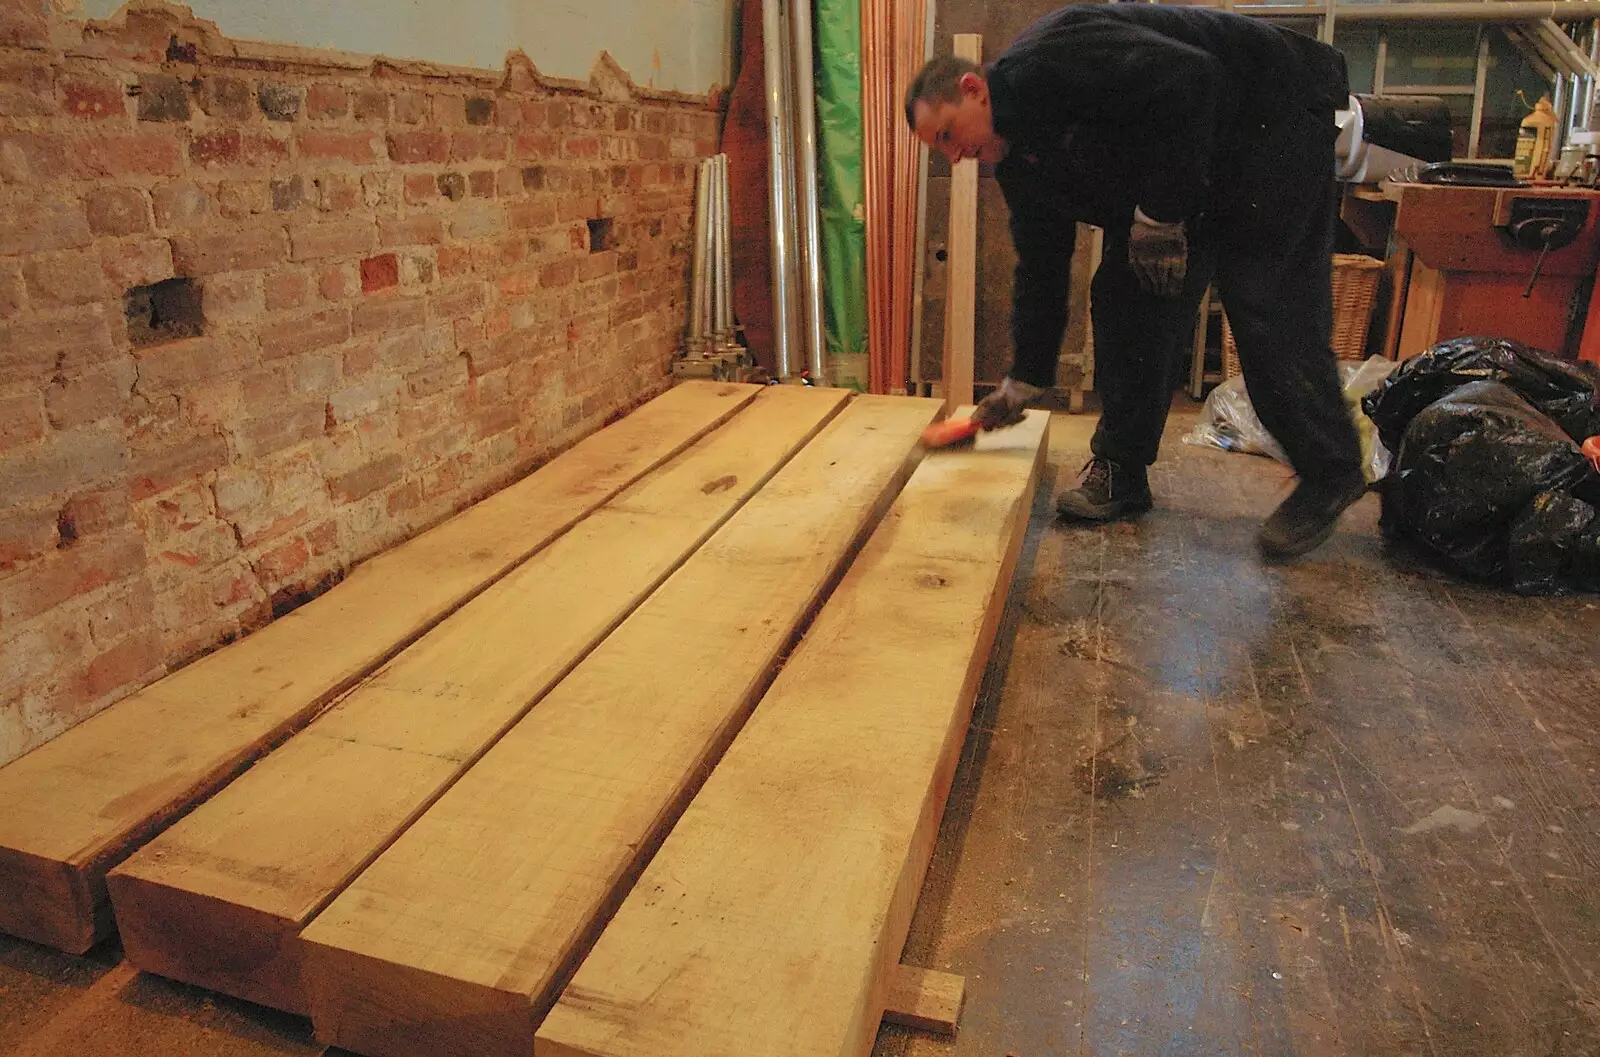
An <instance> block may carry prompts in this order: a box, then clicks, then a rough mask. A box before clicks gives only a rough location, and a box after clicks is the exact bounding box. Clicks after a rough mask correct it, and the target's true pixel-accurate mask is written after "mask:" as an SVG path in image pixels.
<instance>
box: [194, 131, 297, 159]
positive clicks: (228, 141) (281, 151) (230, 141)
mask: <svg viewBox="0 0 1600 1057" xmlns="http://www.w3.org/2000/svg"><path fill="white" fill-rule="evenodd" d="M288 156H289V146H288V143H287V142H286V141H284V140H280V139H278V138H276V137H274V136H266V135H260V134H256V133H245V132H240V131H239V130H238V129H222V130H220V131H217V132H208V133H206V134H205V135H202V136H196V137H195V138H194V139H192V140H191V141H190V142H189V161H190V162H192V163H193V164H195V165H203V166H205V167H206V168H225V167H229V166H267V165H272V164H273V163H274V162H278V161H282V160H283V159H285V158H287V157H288Z"/></svg>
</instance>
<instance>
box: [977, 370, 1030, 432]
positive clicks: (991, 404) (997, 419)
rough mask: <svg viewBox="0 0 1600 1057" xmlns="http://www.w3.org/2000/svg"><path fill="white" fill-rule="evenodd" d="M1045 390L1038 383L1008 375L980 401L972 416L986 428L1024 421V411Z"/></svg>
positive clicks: (996, 427)
mask: <svg viewBox="0 0 1600 1057" xmlns="http://www.w3.org/2000/svg"><path fill="white" fill-rule="evenodd" d="M1043 392H1044V390H1043V389H1041V388H1039V387H1038V386H1037V385H1029V384H1028V383H1027V382H1019V381H1017V380H1016V379H1015V378H1011V377H1007V378H1006V379H1005V380H1004V381H1002V382H1001V383H1000V384H999V385H997V386H995V387H994V392H992V393H990V394H989V395H988V396H986V397H984V398H983V399H982V400H980V401H978V407H977V409H976V410H975V411H973V412H972V417H973V418H974V419H975V420H976V421H977V423H978V425H980V426H982V427H983V428H984V429H1000V428H1001V427H1003V426H1014V425H1016V424H1017V423H1018V422H1021V421H1022V412H1023V409H1024V408H1026V407H1027V406H1028V405H1029V404H1030V403H1032V402H1033V401H1035V400H1037V399H1039V396H1040V395H1041V394H1042V393H1043Z"/></svg>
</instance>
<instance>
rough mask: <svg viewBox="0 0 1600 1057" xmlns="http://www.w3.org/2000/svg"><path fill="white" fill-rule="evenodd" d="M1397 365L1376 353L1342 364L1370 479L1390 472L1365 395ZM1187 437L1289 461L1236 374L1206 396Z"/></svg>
mask: <svg viewBox="0 0 1600 1057" xmlns="http://www.w3.org/2000/svg"><path fill="white" fill-rule="evenodd" d="M1394 368H1395V363H1394V361H1392V360H1386V359H1384V358H1383V357H1382V356H1373V357H1371V358H1370V359H1368V360H1366V361H1365V362H1364V363H1341V364H1339V377H1340V382H1341V383H1342V385H1343V388H1344V402H1345V405H1346V406H1347V407H1348V408H1349V409H1350V416H1351V418H1352V419H1353V420H1354V422H1355V424H1356V433H1357V435H1358V436H1359V437H1360V438H1361V469H1362V472H1363V473H1365V474H1366V477H1367V483H1369V484H1370V483H1372V482H1373V481H1376V480H1378V479H1379V478H1381V477H1383V475H1384V474H1386V473H1388V472H1389V450H1388V449H1387V448H1385V447H1384V445H1383V443H1382V442H1381V441H1380V440H1379V439H1378V435H1377V431H1376V430H1375V429H1374V428H1373V425H1372V421H1371V420H1370V419H1369V418H1367V416H1366V413H1365V412H1363V411H1362V408H1361V401H1362V399H1363V398H1364V397H1365V396H1366V395H1367V394H1368V393H1370V392H1372V391H1373V390H1374V389H1376V388H1377V387H1378V386H1380V385H1382V384H1383V380H1384V379H1385V378H1387V377H1388V376H1389V372H1391V371H1393V370H1394ZM1183 442H1184V443H1185V444H1193V445H1195V446H1197V447H1201V448H1219V449H1221V450H1222V451H1239V452H1247V453H1249V454H1252V455H1266V456H1269V457H1271V458H1274V459H1277V460H1278V461H1279V462H1282V463H1287V462H1288V461H1289V457H1288V456H1287V455H1285V454H1284V452H1283V448H1282V447H1280V446H1279V445H1278V442H1277V441H1276V440H1274V439H1273V438H1272V434H1270V433H1268V432H1267V430H1266V427H1265V426H1263V425H1262V424H1261V420H1260V419H1259V418H1257V417H1256V411H1255V408H1254V407H1253V406H1252V405H1251V403H1250V395H1249V394H1248V393H1247V392H1246V391H1245V387H1244V379H1243V378H1241V377H1238V376H1235V377H1233V378H1229V379H1228V380H1227V381H1225V382H1223V383H1222V384H1221V385H1219V386H1217V387H1216V388H1215V389H1213V390H1211V395H1210V396H1208V397H1206V406H1205V413H1204V415H1203V416H1202V418H1201V419H1200V422H1199V423H1198V424H1197V425H1196V426H1195V427H1194V429H1192V430H1190V431H1189V433H1188V435H1187V436H1185V437H1184V438H1183Z"/></svg>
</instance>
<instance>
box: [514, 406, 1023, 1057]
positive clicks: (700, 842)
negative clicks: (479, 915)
mask: <svg viewBox="0 0 1600 1057" xmlns="http://www.w3.org/2000/svg"><path fill="white" fill-rule="evenodd" d="M1048 417H1049V416H1048V415H1047V414H1045V413H1043V412H1029V413H1028V417H1027V419H1026V420H1025V421H1024V423H1023V424H1021V425H1018V426H1016V427H1013V428H1011V429H1006V430H999V431H996V432H994V433H988V434H984V435H983V436H982V437H980V438H979V442H978V445H977V446H976V448H975V449H973V450H969V451H965V452H961V451H943V452H934V453H931V454H930V455H929V456H928V457H927V458H926V459H924V460H923V462H922V465H921V466H920V467H919V468H918V470H917V472H916V473H915V474H914V475H913V476H912V478H911V480H910V482H909V483H908V484H907V485H906V488H905V490H904V491H903V492H902V493H901V495H900V498H899V499H898V500H897V501H896V502H895V505H894V506H893V507H892V508H891V509H890V512H889V514H888V515H887V516H886V517H885V519H884V521H883V523H882V524H881V525H880V526H879V528H878V529H877V531H876V532H875V533H874V534H873V536H872V538H871V540H870V541H869V542H868V543H867V545H866V547H865V548H863V550H862V553H861V555H860V556H859V557H858V558H857V559H856V561H855V563H854V564H853V565H852V566H851V569H850V572H849V574H848V575H847V576H846V577H845V579H844V580H843V581H842V582H841V583H840V585H839V587H838V589H837V590H835V591H834V593H833V595H832V597H831V598H830V599H829V601H828V603H827V604H826V605H825V606H824V607H823V609H822V612H821V613H820V614H819V615H818V617H817V620H816V622H815V623H814V624H813V625H812V627H811V629H810V631H809V632H808V633H807V635H806V638H805V640H804V642H802V644H801V645H800V647H799V648H798V649H797V650H796V651H795V652H794V654H793V655H792V656H791V657H790V659H789V661H788V662H787V664H786V665H785V667H784V669H783V671H782V673H781V674H780V675H779V677H778V679H777V680H776V682H774V684H773V686H772V687H771V689H770V690H769V691H768V692H767V694H766V695H765V697H764V698H763V699H762V701H761V703H760V705H759V706H758V707H757V708H756V711H755V713H754V715H753V717H752V718H751V720H750V722H749V723H748V724H747V725H746V727H745V728H744V730H743V731H742V732H741V733H740V735H739V736H738V738H736V739H735V740H734V742H733V744H732V746H731V747H730V749H729V751H728V752H727V754H726V755H725V756H724V757H723V759H722V761H721V763H719V764H718V765H717V768H716V770H715V771H714V772H712V775H711V778H710V780H709V781H708V782H707V783H706V785H705V787H704V788H703V789H702V790H701V791H700V792H699V794H698V795H697V796H696V797H695V799H694V801H693V803H692V804H691V805H690V806H689V808H688V810H687V811H686V812H685V813H684V815H683V817H682V818H681V819H680V820H679V821H678V824H677V826H676V827H675V828H674V829H673V831H672V833H671V835H670V836H669V837H668V838H667V840H666V841H665V843H664V844H663V845H662V847H661V849H660V851H659V852H657V854H656V855H655V857H654V858H653V859H652V861H651V863H650V865H649V866H648V867H647V868H646V869H645V871H644V873H643V875H642V876H641V877H640V879H639V881H638V883H637V884H635V885H634V887H633V891H632V893H631V894H630V895H629V896H628V898H627V899H626V900H625V901H624V902H623V904H622V907H621V909H620V910H619V911H618V913H617V914H616V916H615V917H614V918H613V920H612V921H611V923H610V924H609V925H608V926H607V927H606V929H605V931H604V933H603V934H602V935H601V937H600V940H599V942H598V943H597V944H596V946H595V948H594V950H593V951H591V952H590V954H589V955H588V957H587V958H586V959H585V961H584V963H583V965H582V966H581V967H580V968H579V969H578V972H577V974H576V975H575V976H574V978H573V979H572V981H571V982H570V983H569V984H568V985H567V987H566V989H565V991H564V992H563V994H562V997H561V999H560V1001H558V1002H557V1004H556V1006H555V1008H554V1009H553V1010H552V1011H551V1012H550V1014H549V1016H548V1017H547V1018H546V1020H545V1022H544V1024H543V1026H542V1027H541V1028H540V1029H539V1031H538V1033H537V1041H536V1044H535V1054H536V1055H537V1057H572V1055H579V1054H582V1055H589V1057H643V1055H646V1054H648V1055H650V1057H673V1055H683V1057H690V1055H693V1057H745V1055H748V1054H753V1053H759V1054H763V1055H765V1057H784V1055H795V1057H800V1055H806V1057H811V1055H815V1054H838V1055H864V1054H867V1053H869V1052H870V1051H871V1049H872V1045H873V1040H874V1039H875V1037H876V1035H877V1032H878V1027H879V1023H880V1021H881V1018H882V1016H883V1013H884V1010H885V1008H886V1006H887V1004H888V998H887V996H888V994H889V991H890V985H891V982H892V980H893V977H894V974H895V972H896V969H897V964H896V963H897V962H898V958H899V954H900V949H901V947H902V946H903V945H904V942H905V937H906V932H907V929H908V927H909V923H910V918H911V913H912V910H913V908H914V906H915V902H916V898H917V894H918V891H919V890H920V888H921V885H922V881H923V877H924V874H925V872H926V869H927V864H928V860H929V857H930V855H931V853H932V849H933V843H934V839H935V836H936V834H937V832H938V827H939V820H940V817H941V814H942V812H943V807H944V802H945V798H946V795H947V794H948V792H949V788H950V781H951V778H952V775H953V773H954V770H955V765H956V761H957V758H958V757H959V755H960V749H961V745H962V742H963V741H964V740H965V736H966V731H967V724H968V721H969V719H970V716H971V709H972V703H973V698H974V695H975V693H976V690H977V686H978V682H979V680H980V678H981V676H982V674H983V671H984V668H985V666H986V663H987V661H988V654H989V648H990V645H991V644H992V642H993V639H994V635H995V631H996V627H997V625H998V622H999V619H1000V614H1001V610H1002V608H1003V603H1004V600H1005V596H1006V593H1007V589H1008V586H1009V584H1010V580H1011V576H1012V572H1013V570H1014V568H1015V564H1016V560H1017V556H1018V553H1019V551H1020V548H1021V544H1022V539H1023V535H1024V530H1025V527H1026V524H1027V520H1028V515H1029V510H1030V507H1031V500H1032V495H1033V491H1034V487H1035V485H1036V483H1037V481H1038V476H1039V472H1040V467H1041V465H1042V463H1043V459H1044V453H1045V435H1046V429H1047V423H1048Z"/></svg>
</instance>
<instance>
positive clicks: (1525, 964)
mask: <svg viewBox="0 0 1600 1057" xmlns="http://www.w3.org/2000/svg"><path fill="white" fill-rule="evenodd" d="M1178 407H1179V409H1180V410H1179V411H1178V413H1176V414H1175V415H1174V419H1173V421H1172V422H1171V423H1170V425H1169V428H1168V433H1167V447H1166V448H1165V450H1164V452H1163V459H1162V461H1161V462H1160V463H1158V464H1157V466H1156V468H1155V470H1154V471H1153V474H1152V482H1153V486H1154V488H1155V490H1156V494H1157V502H1158V504H1159V505H1158V508H1157V509H1156V511H1154V512H1153V513H1151V514H1150V515H1148V516H1147V517H1146V518H1145V519H1143V520H1142V521H1141V522H1139V523H1138V524H1137V525H1123V526H1114V527H1110V528H1069V527H1065V526H1061V525H1059V524H1057V523H1056V522H1055V519H1054V518H1053V517H1052V516H1051V513H1050V510H1051V507H1050V504H1049V501H1048V500H1049V495H1047V494H1041V497H1040V502H1039V505H1038V506H1037V508H1036V510H1035V517H1034V520H1033V524H1032V527H1031V534H1030V538H1029V543H1028V547H1027V550H1026V552H1025V553H1024V556H1023V562H1022V565H1021V567H1020V571H1019V575H1018V580H1017V583H1016V586H1015V588H1014V590H1013V596H1012V605H1011V607H1010V609H1009V612H1008V619H1007V622H1006V625H1005V627H1004V628H1003V629H1002V636H1001V644H1000V646H999V647H998V649H997V652H996V656H995V658H994V663H993V665H992V666H991V672H990V677H989V679H988V680H987V682H986V685H985V690H984V693H983V695H982V698H981V700H980V701H979V708H978V713H977V718H976V721H975V724H974V730H973V733H972V735H971V737H970V738H969V739H968V742H967V745H966V750H965V758H964V761H963V765H962V768H961V771H960V773H959V774H958V776H957V781H956V787H955V791H954V793H953V794H952V798H951V802H950V806H949V809H948V811H947V814H946V821H945V826H944V830H943V832H942V834H941V838H940V844H939V847H938V850H937V853H936V857H935V861H934V865H933V868H932V870H931V871H930V874H929V878H928V883H927V885H926V887H925V889H924V892H923V897H922V902H921V904H920V907H919V911H918V917H917V920H916V922H915V924H914V926H913V932H912V938H911V941H910V943H909V945H908V949H907V956H906V960H907V961H908V962H912V963H915V964H921V965H925V966H930V967H934V968H941V969H946V970H949V971H953V972H960V973H964V974H966V976H967V978H968V993H969V1001H968V1006H967V1011H966V1015H965V1017H964V1018H963V1021H962V1026H961V1032H960V1035H959V1036H958V1037H957V1039H956V1040H954V1041H953V1042H952V1041H943V1040H935V1039H930V1038H927V1037H917V1036H910V1035H907V1034H905V1033H903V1032H900V1031H898V1030H897V1029H892V1028H886V1029H884V1031H883V1034H882V1036H881V1037H880V1040H879V1046H878V1052H879V1054H881V1055H883V1057H893V1055H901V1054H905V1055H909V1057H933V1055H938V1054H946V1053H949V1054H953V1055H956V1057H965V1055H969V1054H970V1055H986V1057H1003V1055H1007V1054H1014V1055H1016V1057H1043V1055H1056V1054H1083V1055H1093V1057H1119V1055H1139V1057H1156V1055H1174V1057H1176V1055H1209V1054H1218V1055H1222V1054H1244V1053H1248V1054H1258V1055H1288V1054H1299V1055H1306V1057H1324V1055H1335V1054H1347V1055H1351V1057H1368V1055H1370V1057H1388V1055H1401V1054H1407V1055H1410V1054H1417V1055H1429V1057H1459V1055H1476V1054H1483V1055H1486V1057H1490V1055H1492V1057H1514V1055H1530V1057H1532V1055H1539V1057H1549V1055H1577V1054H1591V1055H1592V1054H1600V983H1597V981H1596V976H1595V974H1596V972H1597V971H1600V913H1597V911H1600V902H1597V901H1600V840H1597V832H1600V816H1597V814H1596V806H1597V798H1596V789H1597V786H1600V778H1597V776H1596V767H1597V766H1600V729H1597V728H1600V675H1597V672H1600V599H1594V598H1588V599H1583V598H1575V599H1556V600H1523V599H1517V598H1513V597H1509V596H1505V595H1501V594H1498V593H1496V592H1492V591H1488V590H1484V589H1479V588H1475V587H1470V586H1467V585H1463V584H1461V583H1459V582H1456V581H1453V580H1451V579H1449V578H1447V577H1445V576H1443V575H1442V574H1439V573H1435V572H1433V571H1431V570H1428V569H1425V568H1421V567H1419V566H1417V565H1415V564H1414V563H1413V562H1411V561H1409V560H1408V559H1407V558H1406V556H1405V555H1403V554H1397V553H1394V552H1392V551H1390V550H1389V548H1387V547H1386V546H1385V545H1384V544H1383V542H1382V541H1381V540H1380V538H1379V536H1378V532H1377V501H1376V499H1372V498H1369V499H1366V500H1363V501H1362V502H1361V503H1360V504H1359V505H1358V506H1357V507H1356V508H1355V509H1354V510H1353V511H1352V512H1350V513H1349V514H1347V515H1346V516H1345V520H1344V523H1343V527H1342V529H1341V531H1340V532H1339V533H1338V534H1337V535H1336V536H1335V538H1334V540H1333V541H1332V542H1331V543H1330V544H1329V545H1328V546H1327V547H1325V548H1324V549H1322V550H1320V551H1318V552H1317V553H1316V554H1315V555H1314V556H1313V557H1312V558H1311V559H1310V560H1308V561H1305V562H1303V563H1302V564H1300V565H1297V566H1294V567H1292V568H1288V569H1272V568H1267V567H1264V566H1263V565H1262V564H1261V563H1260V562H1259V561H1258V560H1257V558H1256V556H1255V551H1254V548H1253V542H1252V541H1253V534H1254V531H1255V527H1256V525H1257V523H1258V522H1259V520H1260V518H1261V517H1263V516H1264V515H1265V514H1266V512H1267V511H1268V510H1270V508H1271V507H1272V505H1273V504H1274V502H1275V501H1276V499H1277V498H1278V496H1279V495H1280V494H1281V493H1282V492H1283V490H1284V488H1285V487H1286V484H1287V478H1286V475H1285V471H1283V470H1282V469H1281V468H1279V467H1277V466H1276V465H1275V464H1273V463H1270V462H1268V461H1266V460H1263V459H1255V458H1251V457H1248V456H1239V455H1222V454H1217V453H1209V452H1203V451H1200V450H1198V449H1195V448H1191V447H1186V446H1184V445H1182V444H1180V443H1179V442H1178V438H1179V436H1180V435H1181V434H1182V433H1183V432H1185V431H1186V430H1187V428H1188V425H1189V424H1190V421H1192V417H1193V407H1192V405H1186V403H1185V402H1183V401H1180V402H1179V405H1178ZM1092 425H1093V421H1092V419H1090V418H1087V417H1077V418H1073V417H1068V416H1058V417H1057V419H1056V423H1055V430H1054V435H1053V439H1052V459H1051V465H1050V474H1051V475H1052V477H1053V478H1054V482H1053V488H1052V489H1051V491H1052V492H1053V490H1054V488H1059V487H1061V486H1063V485H1066V484H1069V483H1070V481H1071V480H1072V478H1073V477H1074V475H1075V474H1076V472H1077V469H1078V466H1079V464H1080V462H1081V460H1082V458H1083V452H1084V449H1085V446H1086V443H1087V438H1088V434H1089V431H1090V429H1091V428H1092ZM323 1052H324V1050H323V1048H322V1047H320V1046H318V1045H316V1044H315V1043H314V1042H313V1040H312V1039H311V1033H310V1028H309V1025H308V1024H307V1023H306V1022H304V1021H301V1020H298V1019H296V1018H293V1017H287V1016H283V1015H280V1014H276V1013H272V1012H269V1011H267V1010H263V1009H259V1008H257V1007H253V1006H250V1005H247V1004H245V1003H241V1002H235V1001H233V1000H230V999H224V998H218V997H216V996H213V995H210V994H207V993H205V992H202V991H198V990H196V989H193V988H188V987H184V986H182V985H179V984H173V983H169V982H167V981H164V980H160V979H157V978H154V977H150V976H143V975H140V974H137V973H135V972H133V971H132V970H131V969H130V968H129V967H128V966H127V965H126V963H122V962H120V960H119V954H118V952H117V951H116V949H115V947H114V945H113V946H110V947H108V948H106V949H102V950H98V951H96V952H94V953H93V954H91V955H90V956H89V957H87V958H69V957H66V956H63V955H59V954H55V953H53V952H49V951H45V950H43V949H41V948H38V947H34V946H31V945H28V944H25V943H21V942H17V941H12V940H6V939H4V938H0V1054H3V1055H5V1057H67V1055H71V1057H124V1055H130V1057H131V1055H135V1054H137V1055H141V1057H143V1055H150V1057H166V1055H184V1057H190V1055H193V1057H262V1055H269V1054H286V1055H320V1054H322V1053H323Z"/></svg>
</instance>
